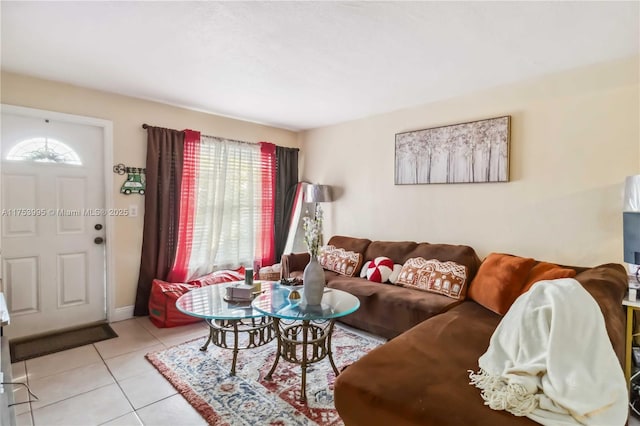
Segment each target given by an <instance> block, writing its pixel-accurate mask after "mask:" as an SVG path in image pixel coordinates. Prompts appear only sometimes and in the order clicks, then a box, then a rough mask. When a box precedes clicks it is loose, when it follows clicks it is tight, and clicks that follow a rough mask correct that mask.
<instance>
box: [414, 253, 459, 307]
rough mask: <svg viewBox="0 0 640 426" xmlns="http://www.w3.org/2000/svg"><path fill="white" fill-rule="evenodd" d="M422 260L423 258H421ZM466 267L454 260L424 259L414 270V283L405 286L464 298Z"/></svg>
mask: <svg viewBox="0 0 640 426" xmlns="http://www.w3.org/2000/svg"><path fill="white" fill-rule="evenodd" d="M423 260H424V259H423ZM466 283H467V267H466V266H464V265H460V264H458V263H456V262H451V261H449V262H440V261H439V260H436V259H431V260H426V261H425V263H424V266H423V267H422V268H421V269H419V270H418V271H417V272H416V279H415V281H414V284H405V285H404V286H405V287H408V288H414V289H416V290H422V291H428V292H430V293H438V294H442V295H443V296H447V297H450V298H452V299H464V298H465V296H466V293H467V286H466Z"/></svg>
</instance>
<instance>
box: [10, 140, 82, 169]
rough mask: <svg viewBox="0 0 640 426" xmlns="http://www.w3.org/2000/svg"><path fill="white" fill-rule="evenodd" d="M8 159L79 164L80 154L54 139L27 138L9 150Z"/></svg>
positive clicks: (80, 162) (80, 163)
mask: <svg viewBox="0 0 640 426" xmlns="http://www.w3.org/2000/svg"><path fill="white" fill-rule="evenodd" d="M7 160H9V161H33V162H38V163H57V164H71V165H75V166H81V165H82V161H81V160H80V156H79V155H78V154H77V153H76V152H75V151H74V150H73V149H71V148H70V147H69V146H68V145H67V144H65V143H63V142H60V141H58V140H55V139H49V138H33V139H27V140H24V141H22V142H20V143H18V144H17V145H16V146H14V147H13V148H11V150H9V153H8V154H7Z"/></svg>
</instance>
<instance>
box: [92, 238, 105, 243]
mask: <svg viewBox="0 0 640 426" xmlns="http://www.w3.org/2000/svg"><path fill="white" fill-rule="evenodd" d="M93 242H94V243H96V244H102V243H104V238H102V237H96V238H95V239H94V240H93Z"/></svg>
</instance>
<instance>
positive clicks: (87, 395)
mask: <svg viewBox="0 0 640 426" xmlns="http://www.w3.org/2000/svg"><path fill="white" fill-rule="evenodd" d="M111 326H112V328H113V329H114V330H115V331H116V333H118V337H117V338H114V339H109V340H105V341H102V342H98V343H95V344H92V345H87V346H82V347H79V348H75V349H70V350H68V351H64V352H58V353H55V354H51V355H46V356H43V357H40V358H34V359H31V360H28V361H21V362H17V363H15V364H13V365H12V368H13V379H14V382H25V383H28V385H29V387H30V388H31V391H32V392H33V393H34V394H36V395H37V396H38V401H32V402H27V403H24V404H17V405H16V406H15V411H16V420H17V426H57V425H60V426H75V425H78V426H91V425H105V426H106V425H109V426H139V425H153V426H163V425H167V426H176V425H180V426H189V425H206V422H205V421H204V419H202V417H201V416H200V414H198V412H197V411H195V410H194V409H193V407H191V405H189V403H188V402H186V400H185V399H184V398H183V397H182V396H181V395H179V394H178V393H177V391H176V390H175V389H174V388H173V386H171V385H170V384H169V382H167V381H166V380H165V379H164V377H162V376H161V375H160V373H158V371H157V370H156V369H155V368H154V367H153V366H152V365H151V364H150V363H149V362H148V361H147V360H146V359H145V358H144V356H145V355H146V354H147V353H149V352H153V351H156V350H162V349H164V348H167V347H170V346H173V345H177V344H180V343H183V342H186V341H189V340H193V339H195V338H203V337H205V336H206V335H207V334H208V332H209V331H208V330H209V329H208V327H207V325H206V324H205V323H204V322H202V323H197V324H192V325H188V326H184V327H177V328H156V327H155V326H154V325H153V324H152V323H151V321H149V318H148V317H141V318H134V319H130V320H126V321H121V322H117V323H113V324H111ZM14 397H15V400H16V402H23V401H28V394H27V391H26V389H25V388H21V389H18V390H17V391H15V393H14ZM629 426H640V421H639V420H637V419H635V418H633V417H630V420H629Z"/></svg>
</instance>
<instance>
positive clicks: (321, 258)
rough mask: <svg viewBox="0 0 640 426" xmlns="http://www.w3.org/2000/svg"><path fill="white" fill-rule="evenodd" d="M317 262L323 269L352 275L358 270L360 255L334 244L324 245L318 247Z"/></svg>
mask: <svg viewBox="0 0 640 426" xmlns="http://www.w3.org/2000/svg"><path fill="white" fill-rule="evenodd" d="M318 262H319V263H320V265H321V266H322V267H323V268H324V269H327V270H329V271H333V272H337V273H338V274H341V275H345V276H347V277H353V276H354V275H356V274H357V273H358V272H359V271H360V267H361V266H362V255H361V254H360V253H354V252H352V251H347V250H345V249H341V248H337V247H334V246H324V247H321V248H320V254H319V255H318Z"/></svg>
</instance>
